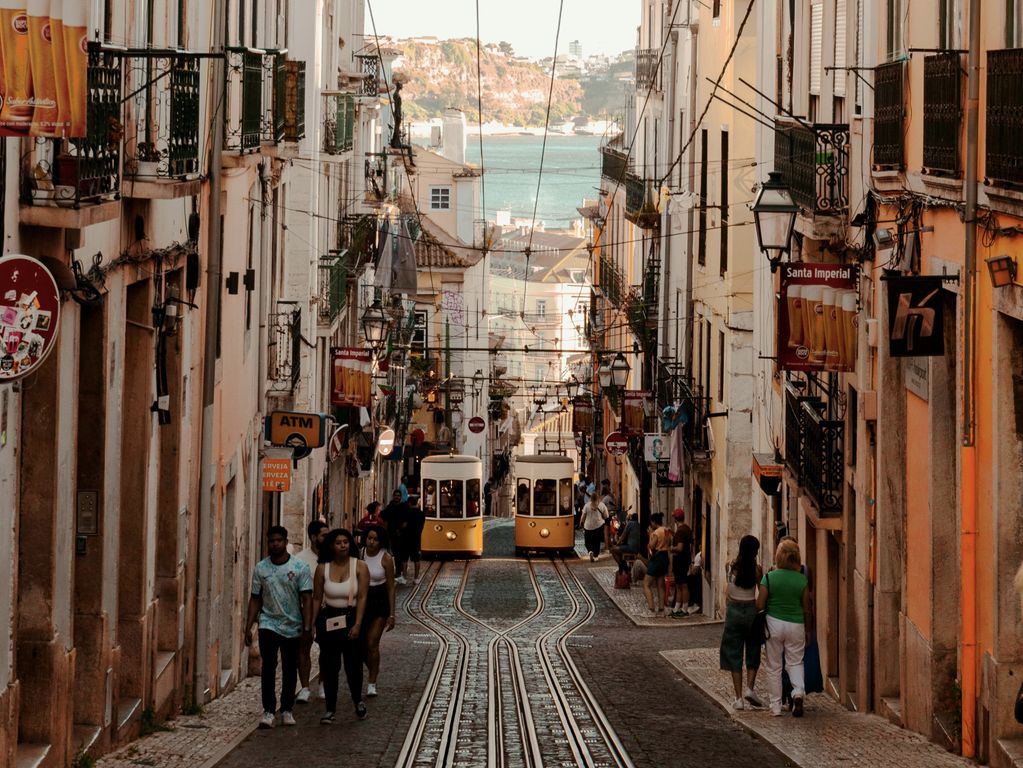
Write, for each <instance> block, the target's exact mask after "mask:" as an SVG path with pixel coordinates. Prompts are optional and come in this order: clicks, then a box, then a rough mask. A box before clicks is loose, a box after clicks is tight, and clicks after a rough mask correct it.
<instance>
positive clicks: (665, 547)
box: [643, 512, 671, 616]
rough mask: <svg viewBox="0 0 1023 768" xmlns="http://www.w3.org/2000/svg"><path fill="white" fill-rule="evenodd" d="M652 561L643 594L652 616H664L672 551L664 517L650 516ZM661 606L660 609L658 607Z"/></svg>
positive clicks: (669, 534)
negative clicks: (665, 591)
mask: <svg viewBox="0 0 1023 768" xmlns="http://www.w3.org/2000/svg"><path fill="white" fill-rule="evenodd" d="M649 547H650V559H649V560H648V561H647V564H646V576H644V577H643V594H645V595H646V604H647V608H649V609H650V614H651V615H652V616H660V615H663V614H664V611H665V608H664V577H665V576H666V575H667V574H668V552H669V551H670V550H671V532H670V531H669V530H668V529H667V528H665V527H664V515H663V514H662V513H660V512H654V513H653V514H652V515H650V539H649ZM658 606H660V607H658Z"/></svg>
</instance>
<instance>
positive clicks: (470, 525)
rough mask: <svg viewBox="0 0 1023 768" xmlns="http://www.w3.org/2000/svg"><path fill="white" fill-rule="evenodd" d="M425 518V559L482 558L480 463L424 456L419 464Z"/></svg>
mask: <svg viewBox="0 0 1023 768" xmlns="http://www.w3.org/2000/svg"><path fill="white" fill-rule="evenodd" d="M420 478H421V480H420V497H419V499H420V503H421V504H422V506H423V512H424V513H425V515H426V523H425V525H424V526H423V541H422V553H423V555H424V556H425V557H480V556H482V555H483V504H482V500H481V493H482V485H483V462H481V461H480V460H479V459H478V458H476V457H475V456H427V457H426V458H425V459H423V461H422V463H421V464H420Z"/></svg>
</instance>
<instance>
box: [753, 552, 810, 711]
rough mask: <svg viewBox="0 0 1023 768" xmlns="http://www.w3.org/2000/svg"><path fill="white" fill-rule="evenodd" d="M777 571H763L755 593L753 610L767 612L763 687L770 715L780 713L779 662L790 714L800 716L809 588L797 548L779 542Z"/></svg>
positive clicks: (776, 556)
mask: <svg viewBox="0 0 1023 768" xmlns="http://www.w3.org/2000/svg"><path fill="white" fill-rule="evenodd" d="M774 563H775V566H776V567H777V570H774V571H771V572H770V573H765V574H764V577H763V579H762V580H761V582H760V586H761V589H760V592H759V593H758V594H757V610H765V609H766V611H767V631H768V639H767V649H766V652H767V660H766V661H765V663H764V668H765V669H764V674H765V675H767V690H768V693H769V696H770V704H771V714H772V715H774V716H775V717H777V716H779V715H781V712H782V709H781V706H782V679H781V676H782V663H783V662H784V664H785V669H786V671H787V672H788V675H789V679H790V680H791V681H792V715H793V717H802V716H803V697H804V694H805V688H804V685H803V683H804V680H803V650H804V648H805V647H806V641H807V636H808V634H809V627H808V625H807V623H806V618H807V616H808V615H809V613H810V590H809V589H808V583H807V579H806V576H804V575H803V574H802V573H801V572H800V565H801V563H800V556H799V547H798V546H797V545H796V544H795V543H793V542H791V541H782V542H781V543H780V544H778V549H777V551H776V552H775V555H774Z"/></svg>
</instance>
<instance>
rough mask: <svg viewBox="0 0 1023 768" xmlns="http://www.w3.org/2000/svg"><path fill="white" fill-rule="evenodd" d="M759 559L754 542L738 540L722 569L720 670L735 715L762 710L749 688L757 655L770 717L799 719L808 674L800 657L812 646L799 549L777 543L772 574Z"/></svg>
mask: <svg viewBox="0 0 1023 768" xmlns="http://www.w3.org/2000/svg"><path fill="white" fill-rule="evenodd" d="M759 553H760V541H759V540H758V539H757V538H756V537H755V536H743V537H742V539H741V540H740V542H739V554H738V557H736V558H735V560H733V561H732V562H731V563H729V564H728V566H727V577H728V578H727V588H726V604H727V605H726V612H725V627H724V631H723V632H722V635H721V648H720V663H721V669H722V670H723V671H725V672H728V673H730V674H731V676H732V686H733V688H734V689H735V701H734V702H733V704H732V706H733V707H734V708H735V709H737V710H741V709H745V708H747V707H754V708H758V707H762V706H763V702H762V701H761V700H760V698H759V697H758V696H757V695H756V693H754V686H755V683H756V679H757V672H758V671H759V669H760V662H761V654H762V652H763V653H764V654H766V658H765V659H764V674H765V675H767V691H768V705H769V706H770V710H771V714H772V715H774V716H776V717H777V716H780V715H781V714H783V711H784V710H785V709H788V710H789V711H791V712H792V715H793V717H802V716H803V700H804V698H805V696H806V693H807V688H808V686H807V682H808V681H807V672H808V671H809V670H807V669H806V668H805V665H804V655H805V653H806V651H807V649H808V648H810V647H811V645H812V644H813V643H814V642H815V639H814V623H813V600H812V599H811V598H812V590H813V585H812V582H811V579H810V573H809V570H808V569H807V568H806V566H804V565H803V563H802V558H801V556H800V552H799V545H798V544H797V543H796V541H795V540H794V539H793V538H791V537H789V536H784V537H782V539H781V540H780V541H779V542H778V548H777V550H776V551H775V555H774V568H773V569H772V570H770V571H767V572H766V573H765V572H764V571H763V569H762V568H761V567H760V565H759V563H758V555H759ZM760 612H762V613H763V616H761V617H760V619H759V622H760V624H761V626H760V627H758V616H757V614H758V613H760ZM762 635H766V641H765V640H764V638H763V636H762ZM744 662H745V670H746V684H745V685H743V666H744ZM818 664H819V662H818Z"/></svg>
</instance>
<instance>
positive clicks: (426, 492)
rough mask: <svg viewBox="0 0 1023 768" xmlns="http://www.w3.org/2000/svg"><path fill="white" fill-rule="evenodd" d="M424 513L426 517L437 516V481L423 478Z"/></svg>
mask: <svg viewBox="0 0 1023 768" xmlns="http://www.w3.org/2000/svg"><path fill="white" fill-rule="evenodd" d="M422 496H423V514H424V515H426V517H436V516H437V481H436V480H423V493H422Z"/></svg>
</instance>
